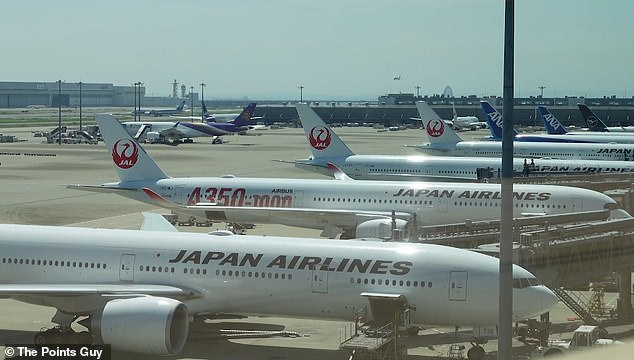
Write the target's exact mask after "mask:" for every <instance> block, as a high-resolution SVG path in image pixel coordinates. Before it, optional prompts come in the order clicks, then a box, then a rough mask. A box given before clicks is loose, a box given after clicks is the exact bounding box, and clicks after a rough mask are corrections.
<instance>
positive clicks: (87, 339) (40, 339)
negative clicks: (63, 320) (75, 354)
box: [33, 326, 92, 345]
mask: <svg viewBox="0 0 634 360" xmlns="http://www.w3.org/2000/svg"><path fill="white" fill-rule="evenodd" d="M33 342H34V343H35V344H36V345H44V344H91V343H92V335H90V333H89V332H88V331H81V332H75V331H74V330H73V329H71V328H69V327H68V328H66V327H62V326H56V327H54V328H52V329H47V328H42V329H40V332H38V333H37V334H35V336H34V337H33Z"/></svg>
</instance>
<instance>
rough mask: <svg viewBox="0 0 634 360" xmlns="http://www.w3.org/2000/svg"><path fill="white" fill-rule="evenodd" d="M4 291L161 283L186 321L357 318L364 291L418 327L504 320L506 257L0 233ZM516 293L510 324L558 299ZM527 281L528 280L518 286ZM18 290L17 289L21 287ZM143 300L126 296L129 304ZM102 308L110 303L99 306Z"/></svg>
mask: <svg viewBox="0 0 634 360" xmlns="http://www.w3.org/2000/svg"><path fill="white" fill-rule="evenodd" d="M0 249H1V250H2V251H1V254H0V258H1V259H0V294H3V295H5V296H6V295H7V294H8V293H10V292H11V290H10V289H12V286H11V285H15V286H19V285H24V286H31V287H34V288H37V287H38V286H39V287H41V288H46V289H49V288H50V289H53V290H54V289H55V288H56V287H61V286H65V287H67V288H69V287H70V286H71V285H72V284H77V285H78V286H79V285H86V284H91V285H94V286H97V285H109V286H112V288H113V293H116V289H117V288H118V287H125V286H126V285H132V284H135V285H138V286H142V285H143V284H146V285H148V286H149V285H164V286H174V287H178V288H184V289H188V290H190V291H192V292H194V293H196V294H197V296H194V297H193V298H192V299H189V300H183V303H185V305H186V306H187V309H188V312H189V313H190V315H193V314H198V313H221V312H246V313H260V314H279V315H292V316H306V317H322V318H337V319H352V318H353V316H354V313H355V312H357V311H359V310H361V309H367V308H368V300H367V299H366V298H364V297H362V296H361V294H362V293H366V292H370V293H376V294H397V295H401V296H404V297H405V298H406V300H407V303H408V304H409V305H410V306H413V307H414V308H415V309H416V310H415V311H414V312H413V313H412V315H413V317H412V320H413V322H415V323H418V324H441V325H442V324H446V325H494V324H496V323H497V313H498V311H497V301H498V298H497V296H498V295H497V293H498V292H497V287H498V267H499V264H498V261H497V259H495V258H492V257H489V256H486V255H482V254H477V253H473V252H470V251H466V250H460V249H455V248H449V247H443V246H436V245H422V244H407V243H400V244H399V243H379V242H361V241H331V240H307V239H297V238H279V237H271V236H267V237H260V236H214V235H207V234H197V233H170V232H145V231H134V230H108V229H88V228H67V227H43V226H31V225H0ZM514 278H516V279H526V280H529V279H530V282H532V283H531V284H530V285H531V286H528V285H529V283H528V282H526V281H525V283H524V286H522V287H520V286H518V287H516V288H515V289H514V290H513V292H514V311H513V315H514V321H517V320H521V319H525V318H529V317H533V316H536V315H538V314H540V313H543V312H544V311H548V310H549V309H550V308H552V307H553V306H554V304H555V303H556V298H555V297H554V295H553V294H552V292H550V290H548V289H547V288H546V287H544V286H541V285H537V282H536V280H535V279H534V276H532V275H531V274H530V273H529V272H527V271H526V270H524V269H522V268H520V267H518V266H515V267H514ZM517 284H518V285H519V284H520V281H518V282H517ZM18 288H19V287H18ZM13 291H14V294H17V295H14V296H11V297H14V298H16V299H18V300H21V301H25V302H29V303H36V304H42V305H47V306H54V307H56V308H58V309H60V310H62V311H65V312H68V313H71V314H73V313H75V314H91V313H93V312H95V311H98V309H99V308H100V307H102V306H103V302H99V301H89V299H90V298H91V297H90V296H86V297H85V298H82V295H87V294H82V292H81V291H79V290H77V291H76V295H77V296H66V297H63V296H62V297H59V296H57V297H56V296H46V295H38V294H37V293H33V292H31V293H29V295H28V296H26V295H19V290H13ZM135 296H143V294H136V295H128V297H135ZM103 300H104V301H105V300H107V296H106V299H103ZM140 336H141V335H140Z"/></svg>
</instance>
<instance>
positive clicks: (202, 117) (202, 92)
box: [200, 83, 207, 122]
mask: <svg viewBox="0 0 634 360" xmlns="http://www.w3.org/2000/svg"><path fill="white" fill-rule="evenodd" d="M205 86H207V85H206V84H205V83H200V101H201V102H203V101H205ZM200 122H205V114H204V113H203V112H202V106H201V107H200Z"/></svg>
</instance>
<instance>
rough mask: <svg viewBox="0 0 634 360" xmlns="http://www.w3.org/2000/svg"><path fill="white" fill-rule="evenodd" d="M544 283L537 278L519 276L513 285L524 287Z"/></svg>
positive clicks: (519, 287) (517, 287)
mask: <svg viewBox="0 0 634 360" xmlns="http://www.w3.org/2000/svg"><path fill="white" fill-rule="evenodd" d="M541 284H542V283H541V282H539V280H537V278H519V279H513V287H514V288H515V289H523V288H527V287H529V286H539V285H541Z"/></svg>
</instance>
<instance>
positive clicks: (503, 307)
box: [498, 0, 515, 359]
mask: <svg viewBox="0 0 634 360" xmlns="http://www.w3.org/2000/svg"><path fill="white" fill-rule="evenodd" d="M514 54H515V0H506V1H505V8H504V71H503V80H504V85H503V99H502V100H503V112H502V124H503V125H502V181H501V184H500V192H501V193H502V200H501V206H500V210H501V214H500V253H499V256H500V265H499V266H500V278H499V288H500V290H499V294H498V306H499V309H498V335H499V336H498V359H511V358H512V357H513V353H512V350H513V347H512V340H513V239H514V236H513V232H514V231H513V87H514V72H515V69H514V58H515V56H514Z"/></svg>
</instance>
